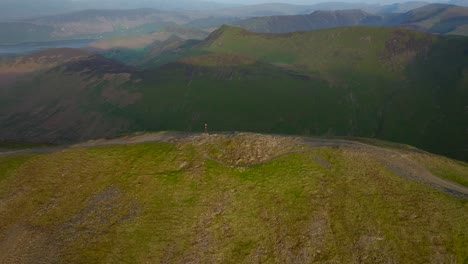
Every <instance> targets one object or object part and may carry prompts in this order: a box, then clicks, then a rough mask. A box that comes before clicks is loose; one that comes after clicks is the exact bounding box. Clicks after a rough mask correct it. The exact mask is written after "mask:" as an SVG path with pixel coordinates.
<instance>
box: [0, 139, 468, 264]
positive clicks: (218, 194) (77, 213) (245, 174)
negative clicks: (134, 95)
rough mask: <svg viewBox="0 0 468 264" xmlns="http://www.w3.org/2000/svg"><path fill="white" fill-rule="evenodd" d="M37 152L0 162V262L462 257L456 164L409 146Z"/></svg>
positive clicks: (177, 144) (465, 234)
mask: <svg viewBox="0 0 468 264" xmlns="http://www.w3.org/2000/svg"><path fill="white" fill-rule="evenodd" d="M138 142H140V144H135V143H138ZM380 144H382V142H380ZM385 144H386V143H385ZM385 144H384V145H385ZM92 146H94V147H92ZM37 151H39V152H40V151H42V153H40V154H37V153H36V154H34V152H28V151H25V152H20V153H16V154H14V155H11V154H10V155H8V154H4V153H0V190H1V192H0V201H1V202H2V210H1V211H0V262H2V263H19V264H21V263H31V262H35V261H36V260H38V259H40V260H41V261H44V262H47V263H82V262H85V263H105V262H109V263H121V262H124V263H145V262H151V263H161V262H166V261H167V262H170V263H214V262H219V263H258V262H266V263H268V262H280V263H313V262H336V263H392V262H395V263H412V262H414V261H415V260H417V261H421V262H423V263H430V262H431V261H436V262H438V263H451V262H453V263H463V261H465V260H466V257H467V256H468V248H467V247H466V246H465V245H466V241H467V240H468V210H467V209H468V206H467V203H466V201H467V200H466V197H467V196H463V193H460V192H457V191H454V188H455V189H458V190H461V192H463V191H465V192H466V191H467V187H468V164H466V163H462V162H456V161H453V160H450V159H447V158H443V157H440V156H435V155H431V154H429V153H422V152H421V151H418V150H416V149H411V148H407V147H402V146H398V145H392V144H390V145H389V146H387V147H382V146H374V145H368V144H363V143H360V142H353V141H349V140H348V141H340V140H324V139H313V138H299V137H280V136H267V135H257V134H245V133H242V134H232V135H229V134H211V135H199V134H192V135H191V134H189V135H186V134H183V133H172V134H171V133H162V134H140V135H136V136H127V137H124V138H117V139H114V140H100V141H94V142H89V143H85V144H81V145H79V146H75V147H72V148H57V149H53V148H52V149H46V150H37ZM44 152H45V153H44ZM453 175H456V176H453ZM433 181H434V182H435V183H434V182H433ZM457 182H458V183H457ZM439 183H440V184H449V186H450V187H449V188H446V189H444V188H441V185H439ZM460 195H461V196H460ZM350 245H351V246H350ZM408 249H411V250H408Z"/></svg>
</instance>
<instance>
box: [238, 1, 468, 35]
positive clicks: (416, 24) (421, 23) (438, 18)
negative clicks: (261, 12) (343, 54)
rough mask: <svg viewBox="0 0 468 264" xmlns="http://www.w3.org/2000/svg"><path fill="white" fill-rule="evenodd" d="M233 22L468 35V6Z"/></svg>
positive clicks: (271, 27) (254, 27)
mask: <svg viewBox="0 0 468 264" xmlns="http://www.w3.org/2000/svg"><path fill="white" fill-rule="evenodd" d="M233 24H234V25H236V26H240V27H243V28H245V29H248V30H250V31H254V32H261V33H287V32H294V31H308V30H316V29H322V28H332V27H339V26H356V25H361V26H363V25H380V26H398V27H406V28H411V29H416V30H421V31H425V32H430V33H438V34H456V35H468V7H461V6H454V5H446V4H430V5H426V6H423V7H420V8H416V9H414V10H411V11H409V12H406V13H403V14H380V15H373V14H369V13H366V12H364V11H361V10H339V11H316V12H313V13H311V14H308V15H294V16H269V17H255V18H249V19H245V20H241V21H238V22H235V23H233Z"/></svg>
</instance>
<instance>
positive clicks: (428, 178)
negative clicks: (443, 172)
mask: <svg viewBox="0 0 468 264" xmlns="http://www.w3.org/2000/svg"><path fill="white" fill-rule="evenodd" d="M225 135H235V134H233V133H225ZM252 135H254V134H252ZM204 137H206V135H203V134H200V133H185V132H160V133H148V134H139V135H131V136H125V137H121V138H116V139H100V140H92V141H88V142H84V143H80V144H76V145H68V146H60V147H49V148H37V149H25V150H17V151H7V152H0V156H9V155H19V154H36V153H39V154H40V153H50V152H56V151H62V150H66V149H73V148H87V147H97V146H109V145H128V144H138V143H144V142H175V141H178V140H180V139H184V141H185V142H187V141H188V142H190V141H193V142H196V141H199V140H200V139H202V138H204ZM284 137H288V138H291V139H294V140H299V143H298V144H302V145H306V146H309V147H338V148H350V149H354V150H357V151H360V152H365V153H368V154H370V155H372V157H374V158H375V159H376V160H378V161H379V162H381V163H382V164H383V165H384V166H385V167H386V168H387V169H388V170H390V171H392V172H394V173H395V174H397V175H400V176H401V177H403V178H406V179H408V180H412V181H419V182H422V183H425V184H428V185H430V186H432V187H433V188H436V189H438V190H441V191H444V192H446V193H449V194H451V195H453V196H456V197H459V198H464V199H468V188H467V187H465V186H463V185H460V184H457V183H455V182H451V181H448V180H444V179H441V178H439V177H437V176H434V175H433V174H432V173H431V172H430V171H429V170H428V169H427V168H425V167H424V166H423V165H421V164H419V163H418V162H416V161H414V160H412V159H410V158H409V157H408V155H406V154H405V151H401V150H395V149H391V148H383V147H378V146H374V145H369V144H365V143H361V142H357V141H351V140H341V139H323V138H307V137H297V136H284ZM295 152H298V151H295V150H292V151H290V152H287V153H282V154H281V155H279V156H275V157H272V158H270V159H269V160H266V161H262V162H259V163H255V165H259V164H262V163H266V162H268V161H270V160H273V159H276V158H279V157H281V156H284V155H287V154H290V153H295ZM205 158H207V159H209V160H212V161H214V162H218V163H220V164H222V165H226V166H232V165H229V164H225V163H224V162H222V161H218V160H216V159H214V158H212V157H209V156H206V157H205ZM250 166H252V165H250V164H249V165H247V166H242V167H250Z"/></svg>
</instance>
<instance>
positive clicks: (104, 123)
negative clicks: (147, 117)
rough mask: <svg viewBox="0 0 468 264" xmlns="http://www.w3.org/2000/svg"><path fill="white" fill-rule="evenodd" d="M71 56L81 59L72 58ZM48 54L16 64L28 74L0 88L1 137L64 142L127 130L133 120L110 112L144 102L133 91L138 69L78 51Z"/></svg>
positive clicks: (18, 60)
mask: <svg viewBox="0 0 468 264" xmlns="http://www.w3.org/2000/svg"><path fill="white" fill-rule="evenodd" d="M73 52H77V53H79V55H78V56H75V57H70V53H73ZM47 53H48V54H49V55H50V56H46V55H45V54H44V53H38V54H34V55H31V56H28V57H25V58H18V59H16V61H15V65H16V66H15V67H13V68H14V69H19V67H20V66H21V65H24V66H23V67H24V69H25V71H24V72H21V73H22V74H21V75H15V79H14V80H11V79H10V80H8V81H9V82H5V83H4V86H3V87H2V88H1V89H0V95H1V96H0V103H1V105H2V106H1V111H0V112H1V115H0V122H1V124H2V138H10V139H14V138H18V139H19V138H23V139H26V138H31V139H33V138H34V137H35V135H36V136H37V135H39V134H41V136H40V138H37V140H35V139H33V141H44V142H56V143H60V142H62V143H63V142H70V141H75V140H77V139H88V138H94V137H96V136H100V137H102V136H106V135H110V134H116V133H117V134H118V133H119V132H120V131H121V130H122V129H126V130H128V129H129V126H128V124H129V123H130V122H129V121H127V120H124V119H121V118H118V117H114V116H113V115H111V114H109V113H112V107H115V108H119V107H124V106H127V105H129V104H131V103H133V102H135V101H136V100H138V99H139V98H140V95H139V94H138V93H135V92H133V91H132V85H133V84H134V83H135V82H137V78H136V77H135V74H137V72H136V71H135V70H134V69H132V68H130V67H128V66H125V65H122V64H119V63H116V62H115V61H111V60H109V59H106V58H104V57H101V56H98V55H92V54H82V53H81V54H80V51H76V50H69V49H67V50H50V51H47ZM52 54H53V55H52ZM61 56H69V57H68V58H67V59H63V57H61ZM32 58H34V59H36V60H33V59H32ZM21 63H22V64H21ZM124 85H125V89H121V87H122V86H124Z"/></svg>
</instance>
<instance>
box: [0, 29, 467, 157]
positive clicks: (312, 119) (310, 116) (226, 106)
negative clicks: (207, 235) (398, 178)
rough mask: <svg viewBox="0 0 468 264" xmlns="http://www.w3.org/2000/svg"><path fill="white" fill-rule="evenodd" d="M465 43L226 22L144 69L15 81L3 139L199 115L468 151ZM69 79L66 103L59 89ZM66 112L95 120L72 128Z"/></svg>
mask: <svg viewBox="0 0 468 264" xmlns="http://www.w3.org/2000/svg"><path fill="white" fill-rule="evenodd" d="M467 47H468V39H467V38H464V37H441V36H434V35H429V34H425V33H421V32H417V31H411V30H404V29H392V28H372V27H354V28H337V29H329V30H320V31H313V32H302V33H293V34H281V35H274V34H255V33H252V32H248V31H245V30H242V29H240V28H234V27H228V26H224V27H222V28H221V29H219V30H218V31H216V32H214V33H213V34H212V35H211V36H210V37H209V38H208V39H207V40H206V41H205V42H203V43H201V44H195V45H188V46H187V47H185V48H184V47H182V46H179V45H176V49H177V52H175V53H169V54H168V53H165V52H163V51H161V52H162V53H160V56H162V57H163V58H166V59H167V60H174V58H178V57H179V58H180V57H182V58H181V59H179V60H178V61H176V62H171V63H169V64H165V65H162V66H157V67H153V68H149V69H147V70H145V71H142V72H139V71H135V70H134V69H132V68H128V67H124V66H123V65H121V64H118V63H111V65H114V66H113V67H116V68H118V69H123V70H122V71H120V72H118V74H119V76H120V75H121V74H123V76H122V77H124V78H120V77H115V78H117V80H120V81H115V82H113V81H112V80H113V78H114V77H109V75H106V72H104V73H102V72H98V73H95V72H93V71H90V72H89V71H88V72H87V71H84V72H83V70H84V69H87V68H89V66H86V65H94V67H95V68H102V67H99V65H100V63H101V62H100V61H99V60H97V61H96V60H93V62H92V63H88V64H79V63H75V64H74V65H77V66H76V67H73V68H71V70H68V71H63V70H60V68H58V69H57V70H51V71H48V72H47V73H43V74H40V75H39V76H38V77H37V78H38V79H35V80H33V81H31V82H22V83H18V84H17V85H16V86H15V87H14V88H12V89H13V90H14V91H15V92H14V93H10V94H7V95H5V96H3V97H2V99H3V102H2V104H0V110H1V112H2V116H1V117H0V118H1V119H0V121H1V122H2V130H1V131H0V138H3V139H7V140H24V141H30V140H34V141H39V142H43V141H53V142H66V141H73V140H84V139H90V138H96V137H106V136H115V135H118V134H119V133H126V132H130V131H143V130H169V129H175V130H183V131H200V130H202V129H203V127H204V124H205V123H208V124H209V126H210V127H211V128H212V129H213V130H216V131H224V130H229V131H232V130H234V131H258V132H266V133H271V132H274V133H291V134H312V135H327V136H334V135H337V136H363V137H375V138H381V139H386V140H391V141H395V142H401V143H407V144H411V145H414V146H417V147H420V148H423V149H425V150H429V151H432V152H436V153H439V154H444V155H449V156H451V157H456V158H458V159H462V160H467V159H468V156H467V152H466V149H467V148H466V146H468V141H467V140H468V138H467V137H466V131H467V129H468V127H467V126H468V124H467V122H466V120H467V118H468V117H467V115H468V112H467V111H466V104H467V102H468V90H467V88H468V85H467V83H468V70H467V69H468V59H467V55H468V53H467ZM162 61H164V59H162ZM159 62H161V61H159ZM159 62H157V63H155V64H159ZM108 63H110V61H108ZM149 64H151V63H149ZM113 67H110V68H108V69H109V71H112V69H113ZM106 76H107V77H106ZM106 78H109V79H106ZM52 80H59V81H61V82H64V81H68V82H69V83H71V84H72V85H71V87H73V88H64V87H63V86H62V85H60V82H59V81H56V82H53V83H52ZM38 83H39V84H40V85H37V84H38ZM37 87H41V88H40V89H38V88H37ZM80 87H81V88H80ZM85 87H86V88H85ZM66 89H71V90H72V91H74V92H73V94H74V96H76V97H74V98H75V99H74V100H73V102H74V103H73V104H72V105H73V107H67V105H69V103H68V100H71V98H69V99H66V100H65V99H62V97H61V96H60V94H62V93H65V92H66ZM33 91H34V92H33ZM38 91H39V92H38ZM42 91H43V92H42ZM107 91H112V92H111V93H108V92H107ZM38 94H39V95H42V94H43V96H40V97H39V96H38ZM36 97H37V98H41V99H37V100H32V101H33V102H35V103H34V104H33V103H30V104H18V103H17V102H18V101H28V100H29V98H36ZM65 98H68V97H65ZM90 98H91V99H90ZM109 98H113V99H109ZM129 98H133V99H132V100H130V99H129ZM25 99H28V100H25ZM59 106H60V107H59ZM63 107H64V108H63ZM64 109H66V110H67V111H70V112H69V113H70V115H67V118H64V117H63V116H62V113H63V112H64V111H65V110H64ZM87 111H89V112H87ZM72 113H75V114H77V113H79V114H77V115H73V114H72ZM86 113H88V114H86ZM89 113H92V114H89ZM74 116H79V117H80V118H82V119H80V120H81V121H80V122H82V123H81V124H86V122H89V123H91V124H93V125H92V126H84V127H86V129H85V128H81V129H77V127H82V126H78V125H75V124H74V123H73V117H74ZM95 116H98V117H99V118H94V117H95ZM49 120H50V122H48V121H49ZM110 128H112V129H110Z"/></svg>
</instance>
